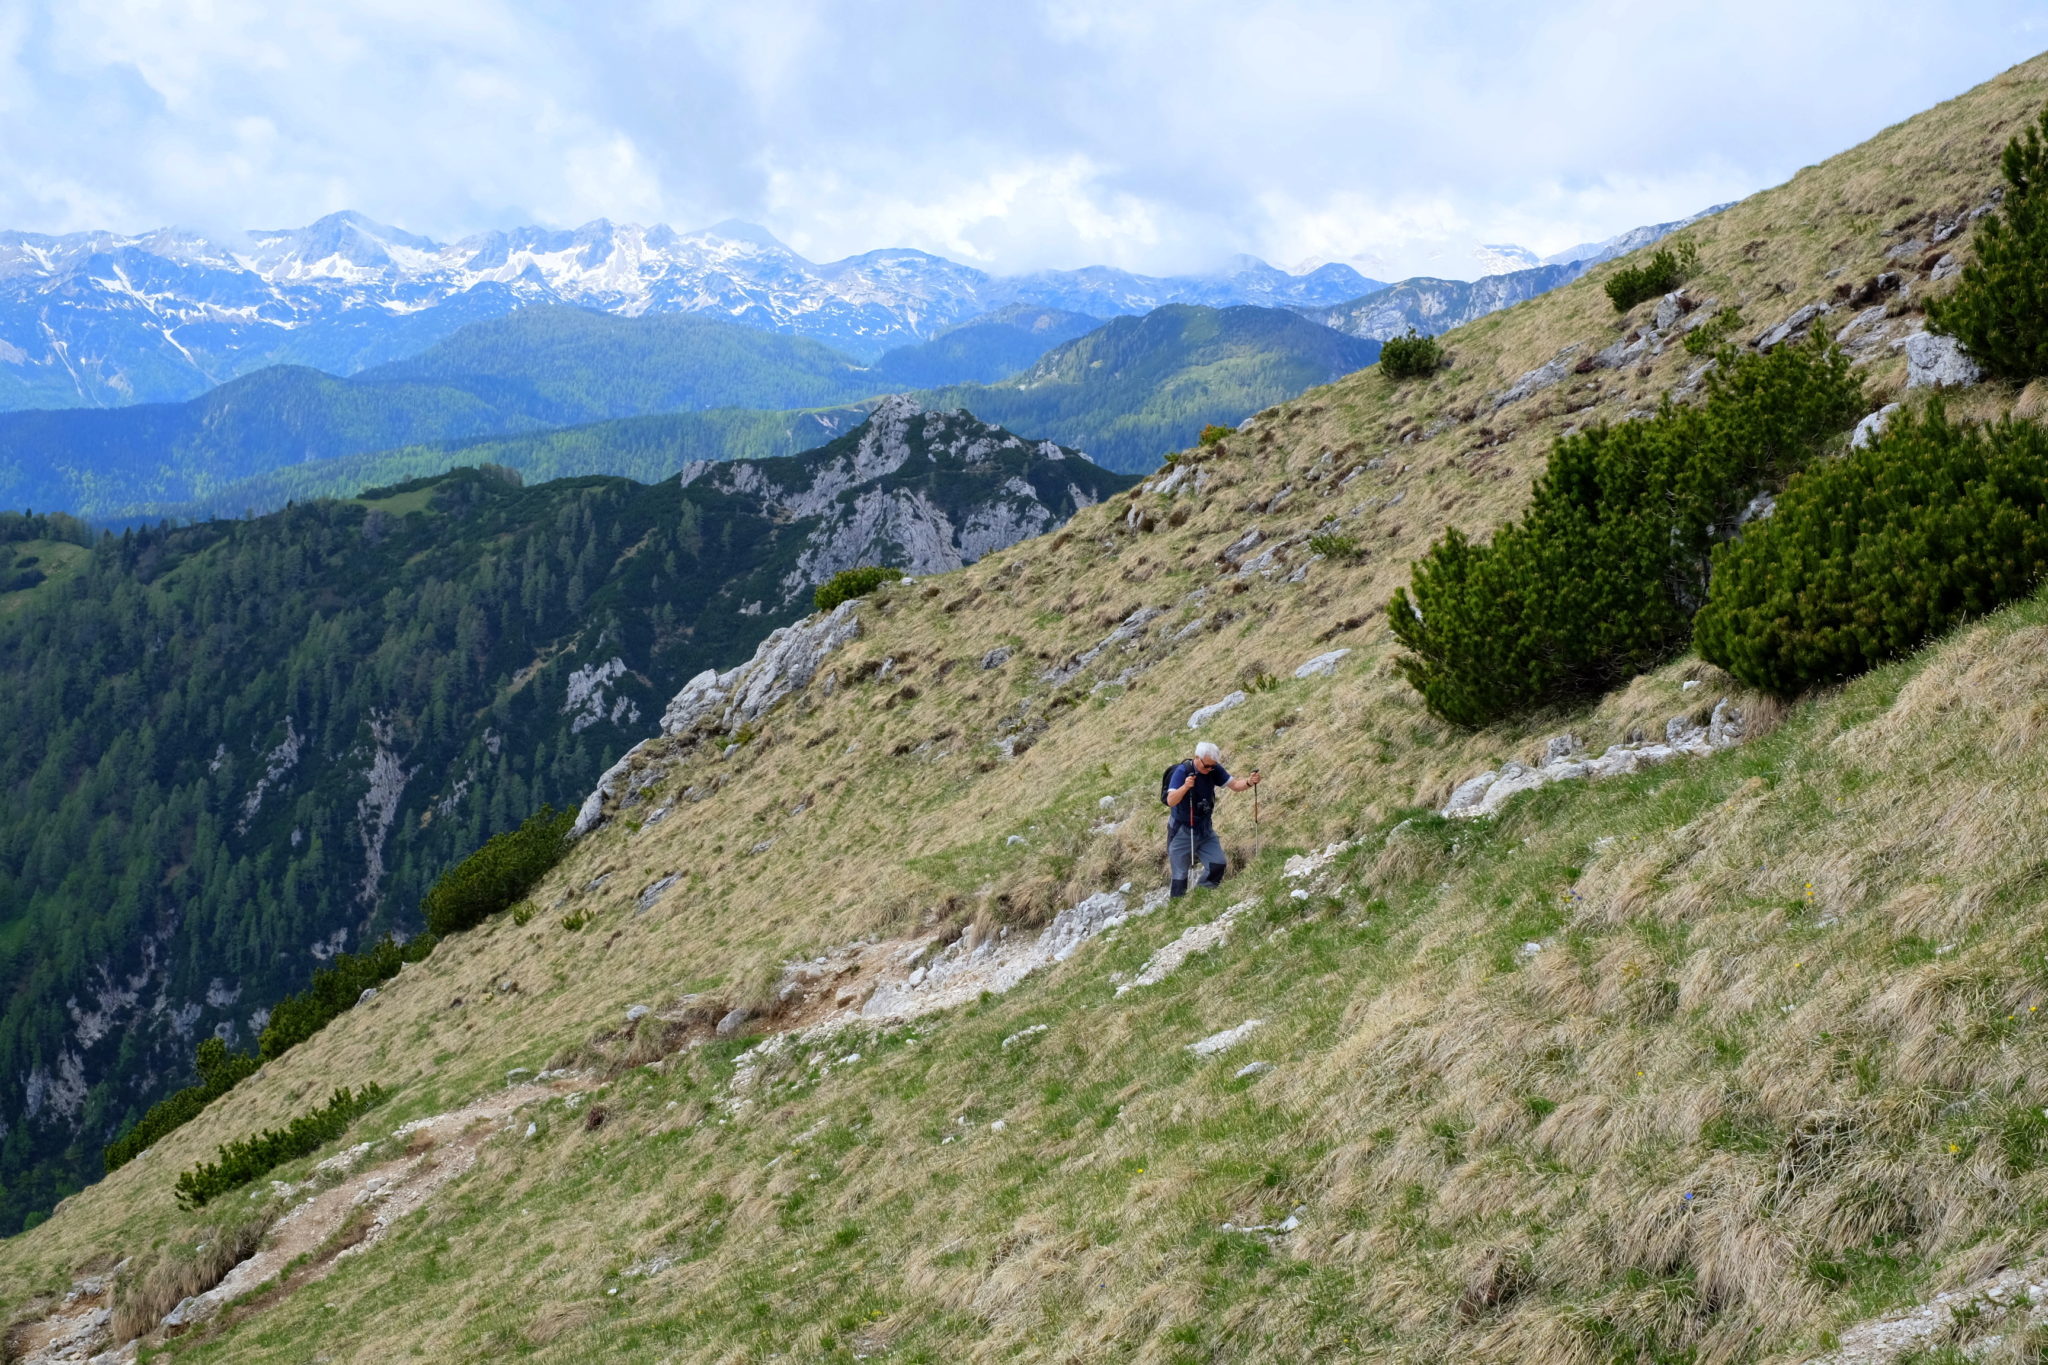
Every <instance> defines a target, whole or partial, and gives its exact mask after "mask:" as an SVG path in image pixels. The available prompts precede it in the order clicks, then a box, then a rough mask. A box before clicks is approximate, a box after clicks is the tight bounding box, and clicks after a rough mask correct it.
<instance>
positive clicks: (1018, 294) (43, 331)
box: [0, 213, 1378, 410]
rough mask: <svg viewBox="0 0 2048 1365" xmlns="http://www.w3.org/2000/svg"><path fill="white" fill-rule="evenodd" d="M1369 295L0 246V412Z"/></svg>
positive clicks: (1324, 281) (744, 227)
mask: <svg viewBox="0 0 2048 1365" xmlns="http://www.w3.org/2000/svg"><path fill="white" fill-rule="evenodd" d="M1377 284H1378V281H1375V280H1372V279H1368V278H1367V277H1366V276H1364V275H1361V274H1359V273H1358V272H1357V271H1356V270H1353V269H1352V268H1351V267H1349V266H1345V265H1325V266H1322V267H1320V268H1318V269H1316V270H1313V271H1310V272H1308V273H1306V274H1303V275H1292V274H1289V273H1288V272H1286V271H1284V270H1279V269H1277V268H1275V267H1273V266H1271V265H1268V264H1267V263H1266V262H1264V261H1261V260H1258V259H1256V258H1254V257H1238V258H1236V259H1235V260H1233V261H1232V262H1230V263H1229V264H1228V265H1226V266H1225V267H1224V268H1223V269H1221V270H1219V271H1217V272H1214V273H1212V274H1208V275H1187V276H1172V277H1154V276H1146V275H1138V274H1133V273H1131V272H1129V271H1124V270H1118V269H1114V268H1112V267H1108V266H1089V267H1085V268H1083V269H1079V270H1046V271H1038V272H1034V273H1031V274H1026V275H1015V276H997V275H991V274H989V273H987V272H985V271H982V270H978V269H975V268H974V267H972V266H967V265H962V264H959V263H958V262H954V261H949V260H947V259H945V258H944V257H941V256H934V255H931V254H930V253H928V252H923V251H917V250H912V249H910V248H886V249H883V250H878V251H868V252H863V253H861V254H859V255H856V256H849V257H846V258H845V259H843V260H838V261H831V262H824V263H819V262H814V261H810V260H807V259H805V258H804V257H803V256H801V255H799V254H797V253H796V252H795V251H793V250H791V249H790V248H789V247H787V246H785V245H783V244H782V243H781V242H779V241H777V240H776V239H775V238H774V237H773V236H771V235H770V234H769V233H767V232H766V231H764V230H762V229H760V228H758V227H754V226H752V225H751V224H745V223H736V222H726V223H721V224H718V225H717V226H715V227H711V228H707V229H704V230H702V231H697V232H677V231H676V230H674V229H673V228H670V227H666V226H663V225H660V224H656V225H655V226H652V227H642V226H639V225H637V224H630V223H624V224H620V223H612V222H609V221H607V220H604V219H598V220H596V221H594V222H590V223H586V224H584V225H583V226H581V227H579V228H574V229H569V230H559V231H558V230H553V229H545V228H537V227H527V228H515V229H510V230H506V231H497V232H486V233H480V234H477V235H475V236H471V237H467V238H464V239H463V240H461V241H459V242H454V243H440V242H435V241H433V240H431V239H429V238H426V237H421V236H417V235H415V234H413V233H409V232H405V231H403V230H401V229H399V228H394V227H389V226H386V225H384V224H380V223H376V222H372V221H371V220H370V219H368V218H365V217H363V216H362V215H361V214H357V213H335V214H329V215H328V216H327V217H325V218H322V219H320V220H319V221H317V222H315V223H312V224H309V225H308V226H306V227H302V228H283V229H275V230H266V231H256V232H249V233H245V234H241V235H240V236H239V237H237V238H233V239H228V240H214V239H211V238H207V237H204V236H200V235H198V234H195V233H190V232H182V231H177V230H172V229H161V230H158V231H155V232H149V233H143V234H140V235H133V236H129V235H122V234H117V233H111V232H79V233H71V234H67V235H63V236H50V235H46V234H39V233H26V232H0V410H4V409H8V408H24V407H74V406H113V405H119V404H127V403H137V402H155V401H173V400H179V399H184V398H190V397H193V396H195V395H197V394H198V393H201V392H203V391H204V390H206V389H208V388H211V387H213V386H215V385H217V384H220V383H222V382H225V381H226V380H229V379H232V378H235V377H236V376H238V375H242V374H246V373H248V372H250V371H252V370H255V369H258V368H261V367H262V366H264V365H269V364H279V363H289V364H302V365H310V366H313V367H315V368H318V369H321V370H325V371H327V372H328V373H330V374H338V375H350V374H354V373H356V372H358V371H360V370H363V369H367V368H370V367H372V366H375V365H379V364H383V363H386V362H389V361H394V360H399V359H403V358H405V357H407V356H410V355H412V354H415V353H417V352H419V351H421V350H424V349H425V348H426V347H428V346H430V345H432V344H433V343H434V342H435V341H438V340H439V339H441V338H442V337H444V336H447V335H448V334H450V333H452V332H453V331H455V330H456V329H457V328H458V327H461V326H462V325H464V324H465V323H470V322H475V321H478V320H481V319H485V318H491V317H498V316H502V315H503V314H506V313H509V312H512V311H514V310H516V309H520V308H527V307H532V306H535V305H540V304H550V303H554V304H561V303H570V304H578V305H581V306H584V307H587V308H593V309H596V310H598V311H601V312H607V313H616V314H621V315H624V316H640V315H643V314H647V313H702V314H709V315H714V316H717V317H721V318H725V319H727V320H729V321H737V322H743V323H746V324H748V325H750V326H754V327H758V328H761V329H763V330H766V331H771V332H784V333H789V334H792V335H796V336H802V337H808V338H811V339H813V340H818V341H824V342H827V343H829V344H831V345H833V346H835V347H837V348H839V349H841V350H844V351H846V352H848V353H849V354H851V355H853V356H854V357H855V358H857V359H859V360H863V361H872V360H874V359H875V358H877V357H879V356H880V355H881V354H882V353H884V352H885V351H888V350H890V349H892V348H894V347H898V346H904V345H911V344H915V343H918V342H921V341H926V340H930V339H931V338H933V337H936V336H938V335H940V334H941V333H943V332H945V331H947V330H948V329H950V328H951V327H953V326H954V325H956V324H958V323H962V322H965V321H968V320H969V319H973V318H977V317H980V316H982V315H984V314H988V313H991V312H994V311H996V310H999V309H1002V308H1005V307H1009V306H1011V305H1017V304H1023V305H1029V306H1032V307H1038V308H1049V309H1058V310H1062V311H1066V312H1074V313H1086V314H1090V315H1092V316H1096V317H1110V316H1118V315H1123V314H1129V313H1142V312H1147V311H1149V310H1151V309H1153V308H1156V307H1159V306H1161V305H1163V304H1168V303H1199V304H1206V305H1210V306H1230V305H1234V304H1242V303H1251V304H1258V305H1262V306H1268V307H1286V306H1303V307H1316V306H1322V305H1328V304H1333V303H1337V302H1340V301H1342V300H1344V299H1347V298H1353V297H1356V296H1358V295H1359V294H1362V293H1365V292H1368V291H1370V290H1371V289H1373V288H1374V287H1375V286H1376V285H1377Z"/></svg>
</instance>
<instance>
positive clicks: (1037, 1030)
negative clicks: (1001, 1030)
mask: <svg viewBox="0 0 2048 1365" xmlns="http://www.w3.org/2000/svg"><path fill="white" fill-rule="evenodd" d="M1049 1027H1051V1026H1050V1025H1048V1024H1033V1025H1032V1026H1031V1027H1030V1028H1027V1029H1019V1030H1018V1031H1017V1032H1015V1033H1013V1034H1011V1035H1010V1036H1009V1037H1007V1038H1005V1039H1003V1048H1004V1050H1005V1051H1007V1050H1008V1049H1009V1048H1010V1047H1011V1046H1012V1045H1014V1044H1017V1043H1021V1042H1023V1041H1025V1040H1026V1039H1028V1038H1035V1037H1037V1036H1038V1035H1039V1034H1041V1033H1043V1032H1045V1031H1046V1029H1047V1028H1049Z"/></svg>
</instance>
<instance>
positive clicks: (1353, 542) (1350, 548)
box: [1308, 531, 1362, 563]
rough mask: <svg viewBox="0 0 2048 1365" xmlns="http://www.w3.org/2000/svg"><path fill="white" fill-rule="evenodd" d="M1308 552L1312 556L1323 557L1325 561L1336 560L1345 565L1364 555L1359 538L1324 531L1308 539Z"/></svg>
mask: <svg viewBox="0 0 2048 1365" xmlns="http://www.w3.org/2000/svg"><path fill="white" fill-rule="evenodd" d="M1308 551H1309V553H1310V554H1315V555H1321V556H1322V557H1323V558H1325V559H1335V560H1339V561H1341V562H1344V563H1349V562H1350V561H1351V560H1354V559H1357V558H1359V557H1360V555H1361V553H1362V552H1361V551H1360V550H1359V548H1358V538H1357V537H1356V536H1347V535H1341V534H1339V533H1338V532H1335V531H1323V532H1320V533H1318V534H1316V535H1312V536H1310V537H1309V538H1308Z"/></svg>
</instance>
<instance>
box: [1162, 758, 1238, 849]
mask: <svg viewBox="0 0 2048 1365" xmlns="http://www.w3.org/2000/svg"><path fill="white" fill-rule="evenodd" d="M1190 773H1192V774H1194V778H1195V789H1194V790H1193V791H1191V792H1189V793H1188V794H1187V795H1186V796H1183V797H1182V798H1181V799H1180V804H1179V805H1177V806H1169V807H1168V808H1167V820H1166V827H1167V829H1168V830H1176V831H1177V830H1184V829H1186V828H1187V827H1188V817H1189V814H1190V808H1192V814H1193V816H1194V821H1195V833H1197V834H1207V833H1208V832H1209V830H1210V828H1211V822H1212V820H1213V818H1214V816H1215V814H1216V789H1217V788H1218V787H1221V786H1223V785H1225V784H1226V783H1228V782H1229V781H1230V774H1229V773H1228V772H1227V771H1225V769H1224V767H1223V765H1222V764H1221V763H1218V764H1216V765H1215V766H1214V767H1212V768H1210V769H1209V771H1208V772H1206V773H1205V772H1203V771H1202V770H1201V769H1199V768H1197V767H1196V766H1195V765H1194V764H1193V763H1192V762H1187V763H1180V764H1176V765H1175V766H1174V769H1173V775H1172V776H1170V777H1168V778H1167V779H1166V789H1167V790H1168V791H1172V790H1174V789H1175V788H1176V787H1178V786H1180V784H1181V783H1183V782H1185V781H1187V780H1188V775H1189V774H1190Z"/></svg>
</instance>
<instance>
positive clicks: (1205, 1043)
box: [1188, 1019, 1266, 1057]
mask: <svg viewBox="0 0 2048 1365" xmlns="http://www.w3.org/2000/svg"><path fill="white" fill-rule="evenodd" d="M1265 1023H1266V1021H1265V1020H1263V1019H1247V1020H1245V1021H1244V1022H1243V1023H1242V1024H1239V1025H1238V1026H1237V1027H1236V1028H1227V1029H1225V1030H1223V1032H1221V1033H1212V1034H1210V1035H1209V1036H1208V1037H1207V1038H1203V1039H1200V1040H1198V1041H1196V1042H1192V1043H1189V1044H1188V1051H1190V1052H1192V1053H1194V1054H1195V1055H1196V1056H1197V1057H1214V1056H1215V1055H1216V1054H1217V1053H1219V1052H1224V1051H1227V1050H1229V1049H1230V1048H1233V1047H1236V1046H1237V1045H1238V1044H1239V1043H1241V1042H1243V1041H1244V1040H1245V1039H1247V1038H1249V1037H1251V1036H1252V1034H1254V1033H1256V1032H1257V1031H1258V1030H1259V1029H1261V1028H1263V1027H1265Z"/></svg>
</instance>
